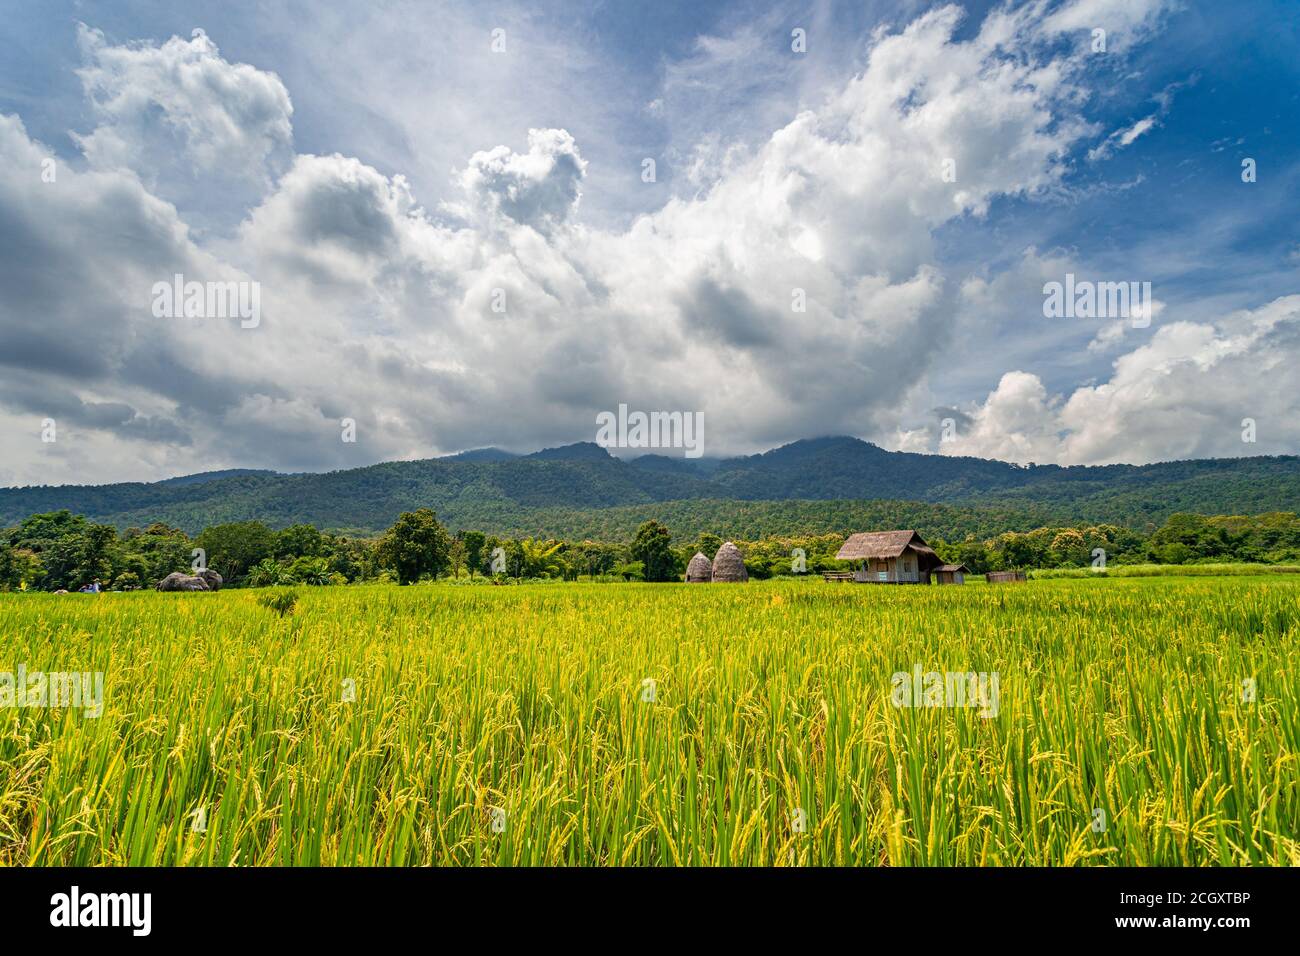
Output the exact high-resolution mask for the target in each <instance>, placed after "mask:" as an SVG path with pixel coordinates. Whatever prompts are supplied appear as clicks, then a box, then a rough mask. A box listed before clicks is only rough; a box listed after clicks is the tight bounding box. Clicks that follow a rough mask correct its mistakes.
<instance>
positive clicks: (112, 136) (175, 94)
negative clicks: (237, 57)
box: [74, 24, 293, 202]
mask: <svg viewBox="0 0 1300 956" xmlns="http://www.w3.org/2000/svg"><path fill="white" fill-rule="evenodd" d="M78 41H79V44H80V47H81V51H82V56H83V58H84V61H85V65H84V66H83V67H82V68H81V69H80V70H78V71H77V72H78V75H79V76H80V78H81V83H82V86H83V88H84V90H85V93H86V97H87V99H88V100H89V101H90V104H91V107H92V115H93V116H94V117H95V121H96V124H97V125H96V126H95V129H94V130H93V131H92V132H90V133H89V134H87V135H84V136H75V134H74V138H75V139H76V141H77V143H78V145H79V146H80V147H81V150H82V152H83V153H84V154H85V156H86V159H87V160H88V161H89V162H90V163H91V165H93V166H95V167H98V168H101V169H127V170H131V171H132V172H134V173H136V174H137V175H139V176H140V177H141V179H142V180H143V181H144V182H145V184H146V185H147V186H149V188H150V189H151V190H152V191H154V192H156V193H158V194H159V195H162V196H165V197H166V198H169V199H176V198H183V197H184V196H186V195H188V194H189V193H190V192H192V191H193V190H194V189H195V188H198V187H199V186H200V185H201V187H202V188H204V189H208V190H211V189H213V188H217V189H220V188H223V187H225V188H236V189H239V190H240V191H241V193H243V194H244V195H249V194H251V195H259V194H260V193H261V192H262V191H263V190H265V189H266V188H267V187H268V186H269V185H270V182H271V178H272V175H273V174H274V172H275V169H276V164H277V162H281V163H282V162H283V161H284V160H286V159H287V158H288V155H289V152H290V150H291V141H292V138H293V132H292V123H291V117H292V114H293V105H292V104H291V103H290V100H289V93H288V91H287V90H286V89H285V88H284V84H283V83H281V82H280V79H279V77H277V76H276V75H275V74H274V73H268V72H265V71H263V70H258V69H255V68H254V67H252V66H249V65H247V64H242V63H240V64H232V63H229V62H227V61H226V60H224V59H223V58H222V57H221V54H220V52H219V51H218V49H217V47H216V44H214V43H213V42H212V40H210V39H209V38H208V37H207V35H206V34H204V33H203V31H202V30H198V29H196V30H195V31H194V35H193V36H192V37H191V39H189V40H183V39H181V38H180V37H172V38H171V39H170V40H168V41H166V42H165V43H162V44H160V45H158V46H151V45H149V44H143V43H140V44H131V45H127V46H113V45H111V44H109V43H108V41H107V40H106V39H105V37H104V34H103V33H101V32H100V31H99V30H93V29H90V28H89V27H86V26H85V25H84V24H79V25H78ZM224 198H225V200H226V201H227V202H230V201H231V200H232V199H234V198H236V197H234V196H230V195H227V196H226V197H224Z"/></svg>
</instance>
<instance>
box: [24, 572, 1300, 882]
mask: <svg viewBox="0 0 1300 956" xmlns="http://www.w3.org/2000/svg"><path fill="white" fill-rule="evenodd" d="M262 596H263V595H262V594H261V593H259V592H256V591H223V592H220V593H217V594H155V593H136V594H105V595H101V596H98V597H96V596H91V595H62V596H57V595H47V594H21V595H20V594H0V672H9V673H16V671H17V669H18V668H19V666H20V665H21V666H23V667H24V668H25V670H26V672H27V674H28V675H30V674H31V673H32V672H34V671H38V670H43V671H47V672H53V671H78V672H81V671H87V672H94V671H102V672H103V674H104V696H103V704H102V715H101V716H99V717H98V718H95V717H93V716H89V715H88V714H87V713H86V710H85V709H84V708H83V709H82V710H77V709H74V708H62V709H50V708H49V707H33V706H26V707H18V706H15V707H7V708H6V707H3V706H0V864H35V865H57V864H132V865H150V864H198V865H227V864H236V865H256V864H326V865H333V864H380V865H387V864H405V865H410V864H419V865H428V864H435V865H483V864H487V865H511V864H514V865H520V864H522V865H529V864H538V865H540V864H559V865H575V866H585V865H618V864H634V865H692V866H694V865H760V866H768V865H775V866H787V865H800V866H806V865H818V864H854V865H868V866H884V865H889V866H906V865H949V864H957V865H1020V864H1036V865H1043V864H1045V865H1061V866H1070V865H1100V864H1130V865H1132V864H1170V865H1217V864H1272V865H1296V864H1300V763H1298V760H1300V681H1298V680H1297V676H1296V664H1297V660H1300V653H1298V651H1300V581H1296V580H1291V579H1289V578H1288V577H1287V576H1277V577H1273V578H1262V577H1261V578H1245V577H1235V578H1230V579H1216V578H1184V579H1178V578H1154V579H1110V580H1081V581H1076V580H1059V581H1033V582H1030V583H1028V584H1023V585H1005V586H992V585H982V584H977V585H968V586H966V587H947V588H940V587H929V588H926V587H866V586H854V585H844V584H826V583H824V582H821V581H801V582H766V583H757V582H755V583H750V584H747V585H698V586H696V585H692V586H687V585H644V584H626V585H622V584H617V585H616V584H606V585H598V584H592V585H586V584H569V585H551V586H547V585H524V586H519V587H455V586H448V585H432V586H415V587H410V588H397V587H395V586H379V585H376V586H369V587H331V588H315V589H304V590H301V591H300V592H299V596H298V601H297V604H296V606H295V607H294V608H292V609H291V610H289V611H288V613H285V614H283V615H281V614H280V613H278V612H277V611H276V610H274V609H272V608H268V607H267V606H265V604H264V603H263V602H262V601H260V600H259V598H260V597H262ZM929 671H936V672H967V671H973V672H981V673H984V674H985V675H991V676H992V677H994V678H995V680H996V689H997V694H996V700H995V701H993V702H992V703H994V704H995V706H992V707H989V706H983V707H979V708H976V707H970V706H966V707H963V706H932V707H907V706H896V702H897V701H898V696H897V695H898V690H897V687H896V686H895V683H896V682H894V681H892V679H891V678H892V675H894V674H895V673H896V672H901V673H903V674H906V675H908V681H907V684H908V685H909V686H910V676H911V675H912V674H913V673H914V672H915V673H917V674H919V673H921V672H929ZM11 697H12V695H11ZM27 702H28V703H29V704H30V703H31V701H30V699H29V700H28V701H27ZM917 702H919V698H918V701H917ZM932 702H933V701H932ZM943 702H944V703H945V704H946V703H947V700H946V699H944V700H943ZM958 703H960V702H958ZM983 703H984V704H985V705H988V704H989V703H990V701H989V700H988V699H985V700H984V702H983Z"/></svg>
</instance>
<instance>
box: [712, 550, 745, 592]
mask: <svg viewBox="0 0 1300 956" xmlns="http://www.w3.org/2000/svg"><path fill="white" fill-rule="evenodd" d="M713 580H715V581H736V582H744V581H748V580H749V572H748V571H746V570H745V556H744V555H743V554H741V553H740V549H739V548H738V547H736V546H735V545H734V544H732V543H731V542H730V541H728V542H727V543H726V544H724V545H723V546H722V547H720V548H719V549H718V553H717V555H715V556H714V558H713Z"/></svg>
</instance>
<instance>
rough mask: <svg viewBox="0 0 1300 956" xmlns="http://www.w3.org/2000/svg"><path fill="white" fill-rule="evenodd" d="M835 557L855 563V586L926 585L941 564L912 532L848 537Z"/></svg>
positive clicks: (866, 532) (873, 533)
mask: <svg viewBox="0 0 1300 956" xmlns="http://www.w3.org/2000/svg"><path fill="white" fill-rule="evenodd" d="M835 557H836V558H837V559H838V560H840V561H853V562H856V564H857V567H856V568H855V570H854V571H853V580H854V581H856V582H857V583H859V584H929V583H930V573H931V572H932V571H934V570H935V569H936V568H939V567H942V566H943V562H942V561H941V560H939V556H938V555H937V554H935V553H934V549H933V548H931V547H930V546H929V545H928V544H926V543H925V542H924V541H923V540H922V539H921V536H920V535H919V534H917V533H916V532H915V531H863V532H859V533H858V534H854V535H850V536H849V539H848V540H847V541H845V542H844V545H843V546H842V547H841V548H840V550H839V553H837V554H836V555H835Z"/></svg>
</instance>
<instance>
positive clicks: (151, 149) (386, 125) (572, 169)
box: [0, 0, 1300, 484]
mask: <svg viewBox="0 0 1300 956" xmlns="http://www.w3.org/2000/svg"><path fill="white" fill-rule="evenodd" d="M0 12H2V15H0V43H3V45H4V48H5V50H6V55H5V56H4V57H3V58H0V117H4V118H5V119H6V121H7V123H8V126H7V127H5V130H4V135H3V137H0V154H2V155H0V159H3V161H4V162H3V166H2V167H0V177H3V178H4V179H5V180H6V184H5V186H4V188H3V191H0V244H3V245H4V246H6V247H7V248H8V249H9V250H10V253H11V255H10V256H9V257H8V258H9V264H8V267H7V268H4V269H3V271H2V272H0V280H2V281H3V282H4V284H5V286H6V287H7V292H8V295H6V296H5V302H4V303H0V342H3V343H4V344H5V345H7V348H5V349H4V350H3V352H4V353H5V354H7V356H8V358H7V359H5V358H4V357H0V437H2V438H3V440H4V443H5V446H6V449H12V454H10V455H7V456H6V457H7V458H8V461H7V462H6V463H5V464H4V465H0V484H17V483H62V482H74V481H75V482H82V481H87V480H95V481H100V480H124V479H132V480H152V479H156V478H159V477H165V476H166V475H169V474H177V473H182V472H191V471H197V470H202V469H205V468H215V467H233V466H255V467H271V468H283V469H324V468H334V467H348V466H352V465H357V464H366V463H369V462H373V461H377V460H385V459H393V458H418V457H428V456H431V455H435V454H442V453H448V452H453V451H457V450H461V449H463V448H467V447H474V446H483V445H489V444H495V445H501V446H504V447H510V448H515V449H518V450H531V449H533V448H536V447H541V446H543V445H550V444H557V443H560V442H565V441H578V440H591V439H592V437H593V433H594V429H595V425H594V420H595V416H596V415H597V414H598V413H599V412H600V411H603V410H609V409H614V408H617V407H618V405H619V404H620V403H627V404H629V405H630V406H631V407H633V408H642V409H644V410H646V411H650V410H660V409H662V410H680V411H687V412H696V411H698V412H703V413H704V416H705V421H706V452H707V453H708V454H733V453H743V452H751V451H755V450H761V449H764V448H766V447H770V446H771V445H774V444H779V443H781V442H784V441H790V440H794V439H797V438H800V437H812V436H814V435H818V434H827V433H851V434H856V435H860V436H862V437H864V438H868V439H870V440H873V441H876V442H878V443H880V444H882V445H884V446H886V447H891V448H904V449H907V450H916V451H934V452H940V453H945V454H973V455H979V456H983V457H997V458H1004V459H1008V460H1017V461H1028V460H1035V461H1040V462H1041V461H1059V462H1061V463H1075V462H1084V463H1100V462H1109V461H1152V460H1166V459H1171V458H1185V457H1206V456H1230V455H1249V454H1276V453H1296V452H1297V451H1298V450H1300V408H1297V407H1296V406H1297V404H1298V403H1297V395H1296V389H1295V387H1294V385H1293V384H1292V378H1293V376H1292V375H1291V371H1290V369H1291V367H1292V366H1293V364H1294V359H1295V354H1296V351H1297V340H1298V339H1300V334H1298V333H1300V315H1298V314H1297V313H1298V310H1300V298H1297V297H1298V296H1300V281H1297V272H1298V270H1300V227H1298V226H1297V219H1298V218H1300V217H1297V215H1296V213H1297V210H1298V209H1300V202H1298V200H1300V164H1298V163H1297V159H1296V157H1297V155H1300V153H1298V149H1300V134H1298V133H1297V130H1296V122H1295V117H1296V116H1297V115H1300V108H1298V107H1300V57H1298V56H1297V54H1298V53H1300V26H1298V22H1300V16H1298V15H1297V10H1296V7H1295V4H1294V3H1281V2H1278V3H1267V2H1262V3H1251V4H1247V5H1234V6H1226V7H1225V6H1224V5H1220V4H1212V3H1193V2H1187V0H1181V2H1179V0H1124V2H1120V0H1060V2H1053V0H1048V2H1034V3H1020V4H1010V5H1005V6H1004V5H1001V4H989V3H969V4H953V5H944V4H925V3H910V2H904V3H886V2H874V3H871V2H868V3H852V4H850V3H842V4H839V3H805V4H794V5H786V4H781V5H775V4H763V3H734V4H726V3H723V4H694V3H661V4H655V5H647V4H641V3H576V4H528V5H513V4H492V3H489V4H472V5H466V4H435V3H389V4H382V5H374V7H373V8H370V7H368V6H360V5H355V4H344V3H334V4H330V3H321V4H311V5H307V4H295V3H287V4H276V5H266V4H261V3H241V2H234V3H228V4H220V5H214V4H190V3H183V2H167V3H162V2H158V3H153V2H151V3H139V2H137V3H132V2H121V3H114V4H93V3H79V2H72V3H66V2H46V3H40V4H36V3H13V2H5V3H0ZM196 28H198V29H200V30H202V31H203V34H202V35H199V36H196V35H195V34H194V30H195V29H196ZM795 28H799V29H802V30H804V31H805V33H806V51H805V52H796V51H794V50H792V49H791V31H792V30H793V29H795ZM1095 28H1101V29H1105V30H1106V49H1105V50H1104V51H1094V50H1092V49H1091V46H1092V44H1093V43H1094V42H1095V41H1094V37H1093V34H1092V31H1093V29H1095ZM497 29H499V30H502V31H504V34H503V35H504V39H505V49H504V50H502V51H500V52H493V51H492V50H491V48H490V44H491V38H492V31H493V30H497ZM530 131H533V132H531V133H530ZM43 158H51V159H53V160H54V161H55V162H56V163H57V164H58V169H59V177H58V180H57V181H56V182H44V181H42V179H41V178H40V175H39V169H36V170H35V172H34V171H33V168H32V167H33V164H35V165H36V166H37V167H39V163H40V161H41V160H42V159H43ZM947 158H952V159H953V160H954V161H955V163H956V166H955V169H956V175H955V182H951V183H947V182H942V181H940V173H939V168H940V164H941V163H942V162H943V161H944V160H945V159H947ZM1248 158H1249V159H1252V160H1254V162H1255V164H1256V169H1257V178H1256V181H1254V182H1251V183H1246V182H1243V181H1242V162H1243V160H1246V159H1248ZM647 159H653V160H654V162H655V171H656V176H655V181H654V182H646V181H644V178H643V175H642V173H643V169H644V166H643V163H644V161H645V160H647ZM176 272H184V273H185V274H186V275H187V277H192V278H195V279H198V280H199V281H205V280H212V281H218V280H220V281H227V280H238V281H246V282H257V283H258V284H259V287H260V291H261V295H262V297H263V298H262V301H263V303H264V306H265V316H266V321H265V322H261V323H259V326H258V327H257V328H253V329H241V328H240V327H239V324H238V323H237V322H234V323H232V322H229V321H225V322H224V323H223V322H222V320H220V319H216V320H214V319H199V320H193V319H191V320H185V319H176V320H167V321H165V322H163V323H160V322H159V320H158V318H157V317H155V316H154V315H152V314H151V313H150V310H149V308H148V305H147V301H146V300H147V298H148V295H147V293H148V290H149V289H150V288H151V287H152V286H153V284H154V282H155V281H157V280H159V279H165V278H170V276H171V275H173V274H175V273H176ZM1067 272H1068V273H1073V274H1075V275H1076V276H1077V277H1078V278H1080V279H1085V280H1092V281H1097V282H1118V281H1138V282H1142V281H1145V282H1150V283H1151V287H1152V289H1153V292H1152V295H1153V298H1154V299H1155V300H1156V305H1155V309H1154V315H1153V316H1152V320H1151V321H1150V323H1149V325H1147V326H1146V327H1140V324H1134V323H1130V322H1125V321H1122V320H1120V319H1117V318H1114V317H1099V318H1096V319H1087V320H1085V319H1063V318H1047V317H1045V316H1044V315H1043V312H1042V307H1043V286H1044V283H1046V282H1050V281H1054V280H1060V279H1062V278H1063V277H1064V275H1065V274H1066V273H1067ZM498 289H499V290H502V292H503V296H504V297H505V299H506V300H508V302H509V307H508V309H507V310H506V311H504V312H502V313H496V312H494V311H493V310H492V308H491V306H490V303H491V302H492V301H493V291H494V290H498ZM796 289H800V290H803V293H804V294H805V296H806V298H807V300H808V302H809V305H808V307H807V308H806V310H805V311H802V312H792V307H791V305H790V303H791V296H792V294H793V293H794V290H796ZM142 303H144V304H142ZM196 321H197V322H205V323H207V324H206V325H204V326H203V327H202V328H201V329H199V328H196V326H195V322H196ZM345 417H346V418H351V419H353V420H355V421H356V422H357V433H358V435H359V438H358V441H357V442H355V443H343V442H341V441H340V439H339V431H340V429H339V421H340V420H341V419H342V418H345ZM46 419H53V420H54V421H56V422H58V423H59V424H60V426H61V427H60V433H59V438H58V440H57V441H55V442H49V441H41V434H42V423H43V422H44V421H46ZM946 419H950V420H952V422H953V423H954V424H955V426H956V427H955V433H954V430H953V429H952V428H949V429H948V431H947V433H946V434H945V431H944V427H943V423H944V421H945V420H946ZM1246 419H1251V420H1252V421H1254V422H1255V423H1256V440H1255V441H1253V442H1247V441H1243V440H1242V433H1243V426H1242V423H1243V421H1244V420H1246Z"/></svg>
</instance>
